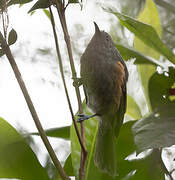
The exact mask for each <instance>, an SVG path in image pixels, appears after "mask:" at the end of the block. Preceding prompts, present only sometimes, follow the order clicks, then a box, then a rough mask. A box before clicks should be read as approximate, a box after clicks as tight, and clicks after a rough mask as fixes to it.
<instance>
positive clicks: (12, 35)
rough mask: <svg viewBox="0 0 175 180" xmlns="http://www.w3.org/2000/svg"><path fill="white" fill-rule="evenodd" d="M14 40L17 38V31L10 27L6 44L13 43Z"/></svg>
mask: <svg viewBox="0 0 175 180" xmlns="http://www.w3.org/2000/svg"><path fill="white" fill-rule="evenodd" d="M16 40H17V33H16V31H15V30H14V29H12V30H11V31H10V33H9V36H8V45H12V44H14V43H15V42H16Z"/></svg>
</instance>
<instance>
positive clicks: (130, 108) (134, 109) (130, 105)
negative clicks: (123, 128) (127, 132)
mask: <svg viewBox="0 0 175 180" xmlns="http://www.w3.org/2000/svg"><path fill="white" fill-rule="evenodd" d="M126 114H127V115H129V116H130V117H132V118H133V119H140V118H141V117H142V114H141V111H140V108H139V106H138V105H137V103H136V102H135V101H134V99H133V98H132V97H131V96H129V95H127V108H126Z"/></svg>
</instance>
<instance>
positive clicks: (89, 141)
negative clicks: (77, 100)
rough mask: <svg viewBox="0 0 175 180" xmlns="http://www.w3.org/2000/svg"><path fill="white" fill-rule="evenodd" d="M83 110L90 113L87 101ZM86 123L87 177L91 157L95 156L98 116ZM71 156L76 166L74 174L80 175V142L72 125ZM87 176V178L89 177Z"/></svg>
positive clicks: (74, 166)
mask: <svg viewBox="0 0 175 180" xmlns="http://www.w3.org/2000/svg"><path fill="white" fill-rule="evenodd" d="M83 110H84V114H87V115H88V114H90V112H89V111H88V109H87V108H86V105H85V103H84V104H83ZM84 124H85V138H86V148H87V150H88V159H87V169H86V174H87V177H88V175H89V166H90V163H91V159H92V158H93V151H94V147H95V137H96V133H97V127H98V121H97V118H91V119H89V120H87V121H84ZM77 125H78V127H79V128H80V125H79V124H77ZM70 139H71V152H72V153H71V158H72V164H73V168H74V174H75V176H76V177H78V174H79V168H80V152H81V149H80V144H79V141H78V138H77V135H76V132H75V128H74V126H73V125H72V126H71V135H70ZM87 177H86V178H87Z"/></svg>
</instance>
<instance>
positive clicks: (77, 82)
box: [72, 78, 83, 87]
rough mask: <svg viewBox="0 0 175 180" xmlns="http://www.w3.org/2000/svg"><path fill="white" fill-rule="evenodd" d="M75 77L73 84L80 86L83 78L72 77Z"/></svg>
mask: <svg viewBox="0 0 175 180" xmlns="http://www.w3.org/2000/svg"><path fill="white" fill-rule="evenodd" d="M72 79H73V81H74V82H73V86H74V87H80V86H81V85H82V84H83V83H82V78H72Z"/></svg>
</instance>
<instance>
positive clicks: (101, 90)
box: [79, 22, 129, 177]
mask: <svg viewBox="0 0 175 180" xmlns="http://www.w3.org/2000/svg"><path fill="white" fill-rule="evenodd" d="M94 25H95V34H94V36H93V37H92V39H91V41H90V42H89V44H88V46H87V48H86V49H85V51H84V53H83V54H82V56H81V59H80V75H81V83H82V85H83V89H84V93H85V98H86V104H87V106H88V107H89V108H90V109H91V110H92V111H93V113H94V114H93V115H90V116H87V115H83V114H81V115H79V116H80V118H79V121H83V120H85V119H89V118H91V117H94V116H98V119H99V123H98V132H97V136H96V150H95V156H94V162H95V165H96V166H97V167H98V169H99V170H101V171H102V172H104V173H107V174H109V175H110V176H113V177H115V176H116V175H117V165H116V163H117V160H116V145H115V144H116V138H117V137H118V135H119V131H120V128H121V126H122V124H123V119H124V114H125V112H126V103H127V88H126V83H127V80H128V74H129V73H128V70H127V66H126V64H125V62H124V60H123V59H122V57H121V55H120V53H119V52H118V50H117V49H116V47H115V44H114V42H113V40H112V38H111V36H110V35H109V34H108V33H107V32H105V31H101V30H100V29H99V27H98V25H97V24H96V23H95V22H94Z"/></svg>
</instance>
